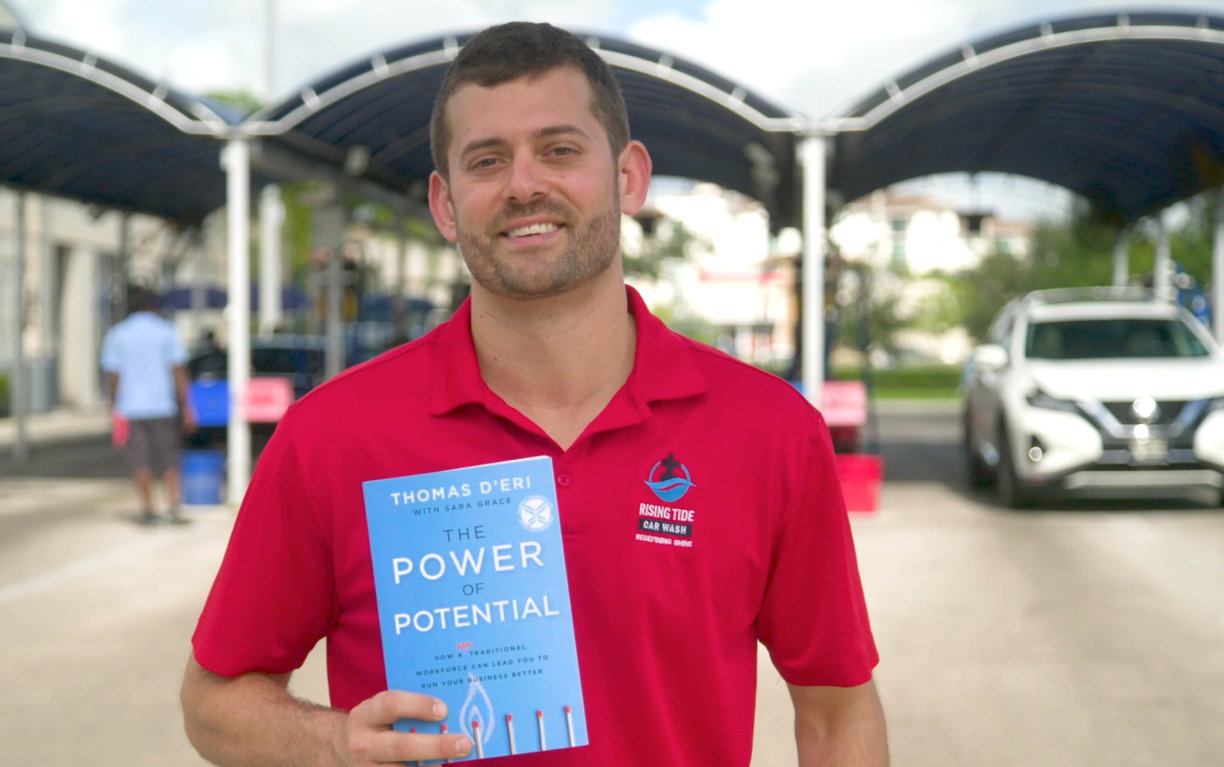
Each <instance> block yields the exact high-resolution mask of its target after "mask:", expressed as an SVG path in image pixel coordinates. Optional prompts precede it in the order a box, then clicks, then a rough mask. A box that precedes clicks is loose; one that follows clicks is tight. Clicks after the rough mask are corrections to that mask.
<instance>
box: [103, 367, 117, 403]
mask: <svg viewBox="0 0 1224 767" xmlns="http://www.w3.org/2000/svg"><path fill="white" fill-rule="evenodd" d="M117 396H119V374H118V373H107V374H106V404H107V405H109V408H108V409H110V410H114V409H115V397H117Z"/></svg>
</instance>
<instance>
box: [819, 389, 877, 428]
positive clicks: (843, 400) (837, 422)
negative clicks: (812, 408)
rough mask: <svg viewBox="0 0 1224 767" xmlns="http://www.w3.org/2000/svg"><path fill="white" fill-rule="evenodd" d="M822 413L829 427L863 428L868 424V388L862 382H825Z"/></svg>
mask: <svg viewBox="0 0 1224 767" xmlns="http://www.w3.org/2000/svg"><path fill="white" fill-rule="evenodd" d="M820 412H821V414H822V415H824V419H825V423H826V424H828V425H829V426H855V427H858V426H862V425H863V424H865V423H867V387H866V386H864V385H863V382H862V381H825V383H824V388H823V389H821V393H820Z"/></svg>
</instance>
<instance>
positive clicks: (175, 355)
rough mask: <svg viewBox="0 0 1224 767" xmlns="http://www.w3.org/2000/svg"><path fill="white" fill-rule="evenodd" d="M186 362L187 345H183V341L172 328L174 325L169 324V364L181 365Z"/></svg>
mask: <svg viewBox="0 0 1224 767" xmlns="http://www.w3.org/2000/svg"><path fill="white" fill-rule="evenodd" d="M185 362H187V347H186V346H183V342H182V340H181V339H179V335H178V333H177V332H175V330H174V326H173V325H171V326H170V364H171V365H182V364H183V363H185Z"/></svg>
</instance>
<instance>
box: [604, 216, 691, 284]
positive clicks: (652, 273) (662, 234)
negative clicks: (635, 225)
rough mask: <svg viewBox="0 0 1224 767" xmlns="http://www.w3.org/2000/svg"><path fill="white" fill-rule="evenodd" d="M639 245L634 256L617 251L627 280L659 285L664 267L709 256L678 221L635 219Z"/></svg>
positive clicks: (656, 218) (648, 218)
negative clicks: (641, 279)
mask: <svg viewBox="0 0 1224 767" xmlns="http://www.w3.org/2000/svg"><path fill="white" fill-rule="evenodd" d="M638 222H639V223H640V224H641V225H642V244H641V247H639V248H638V249H637V252H636V253H630V252H629V251H626V250H624V249H622V250H621V264H622V266H623V268H624V270H625V275H626V276H628V277H641V278H643V279H646V280H649V281H650V282H651V283H655V282H658V281H659V278H660V277H662V276H663V272H664V271H665V269H666V267H667V265H668V264H671V263H677V262H684V261H687V260H688V259H690V258H692V257H694V256H696V255H698V254H700V253H703V252H709V249H710V245H709V243H707V242H706V241H705V240H703V239H701V238H700V237H697V236H696V235H694V234H693V233H692V232H690V231H689V230H688V229H686V228H685V226H684V225H683V224H681V223H680V222H679V221H673V220H671V219H669V218H664V217H662V216H646V217H639V220H638Z"/></svg>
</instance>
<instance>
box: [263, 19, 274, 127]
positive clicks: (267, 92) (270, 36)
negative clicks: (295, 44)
mask: <svg viewBox="0 0 1224 767" xmlns="http://www.w3.org/2000/svg"><path fill="white" fill-rule="evenodd" d="M275 95H276V0H266V1H265V2H264V98H265V99H267V103H269V104H271V103H272V98H273V97H274V96H275Z"/></svg>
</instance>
